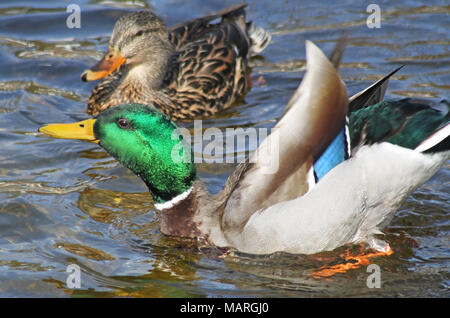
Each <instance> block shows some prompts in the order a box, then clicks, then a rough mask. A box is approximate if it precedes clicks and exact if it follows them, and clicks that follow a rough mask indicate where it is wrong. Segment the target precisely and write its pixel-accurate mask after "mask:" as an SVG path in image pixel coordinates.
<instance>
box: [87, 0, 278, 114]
mask: <svg viewBox="0 0 450 318" xmlns="http://www.w3.org/2000/svg"><path fill="white" fill-rule="evenodd" d="M245 7H246V4H241V5H235V6H233V7H230V8H227V9H224V10H222V11H220V12H218V13H216V14H212V15H209V16H206V17H202V18H198V19H194V20H190V21H187V22H185V23H182V24H180V25H177V26H175V27H173V28H171V29H170V30H167V28H166V27H165V25H164V23H163V22H162V20H161V19H160V18H158V17H157V16H156V15H155V14H153V13H152V12H150V11H139V12H133V13H130V14H127V15H125V16H123V17H121V18H120V19H119V20H118V21H117V23H116V25H115V26H114V30H113V33H112V36H111V39H110V41H109V45H108V52H107V53H106V54H105V56H104V57H103V58H102V59H101V60H100V62H98V63H97V64H96V65H95V66H94V67H92V69H90V70H87V71H85V72H84V73H83V74H82V75H81V78H82V79H83V80H84V81H92V80H97V79H101V78H103V77H105V76H106V78H105V79H104V80H103V81H102V82H101V83H100V84H99V85H97V87H96V88H95V89H94V90H93V91H92V95H91V97H90V98H89V102H88V109H87V112H88V114H91V115H94V116H95V115H98V114H99V113H100V112H102V111H104V110H106V109H107V108H109V107H111V106H116V105H120V104H125V103H141V104H148V105H153V106H154V107H156V108H157V109H159V110H161V111H162V112H164V113H165V114H166V115H168V116H169V117H170V118H171V119H173V120H178V119H189V118H194V117H200V116H209V115H212V114H214V113H215V112H217V111H219V110H221V109H223V108H226V107H228V106H229V105H231V103H232V102H233V101H234V100H235V99H236V97H237V96H239V95H242V94H243V93H244V92H245V90H246V88H247V86H248V83H247V75H248V74H247V62H248V58H249V57H250V56H252V55H255V54H257V53H259V52H260V51H262V50H263V49H264V48H265V47H266V46H267V45H268V44H269V41H270V35H269V34H268V33H266V32H265V31H264V30H263V29H262V28H259V27H256V26H254V25H253V24H252V23H251V22H246V21H245V11H244V8H245ZM217 18H221V22H219V23H217V24H212V23H210V22H211V21H212V20H215V19H217Z"/></svg>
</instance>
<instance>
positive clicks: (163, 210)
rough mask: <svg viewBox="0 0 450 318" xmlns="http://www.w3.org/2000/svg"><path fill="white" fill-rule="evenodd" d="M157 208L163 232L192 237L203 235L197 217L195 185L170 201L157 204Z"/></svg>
mask: <svg viewBox="0 0 450 318" xmlns="http://www.w3.org/2000/svg"><path fill="white" fill-rule="evenodd" d="M155 208H156V210H157V211H156V215H157V217H158V222H159V225H160V228H161V232H162V233H164V234H166V235H173V236H180V237H191V238H195V237H196V238H199V237H201V236H202V233H201V231H200V229H199V224H198V223H197V221H196V219H195V217H196V215H197V213H198V201H197V188H196V187H195V186H192V187H191V188H190V189H188V190H187V191H185V192H184V193H182V194H180V195H178V196H177V197H175V198H173V199H172V200H170V201H166V202H165V203H157V204H155Z"/></svg>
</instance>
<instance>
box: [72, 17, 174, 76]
mask: <svg viewBox="0 0 450 318" xmlns="http://www.w3.org/2000/svg"><path fill="white" fill-rule="evenodd" d="M172 49H173V48H172V44H171V43H170V41H169V33H168V30H167V28H166V26H165V24H164V22H163V21H162V20H161V19H160V18H159V17H158V16H156V15H155V14H154V13H152V12H150V11H138V12H133V13H129V14H127V15H124V16H122V17H121V18H120V19H119V20H118V21H117V22H116V24H115V26H114V30H113V33H112V36H111V39H110V41H109V43H108V51H107V52H106V54H105V55H104V56H103V58H102V59H101V60H100V61H99V62H98V63H97V64H96V65H94V66H93V67H92V68H91V69H88V70H86V71H84V72H83V73H82V74H81V79H82V80H83V81H94V80H98V79H101V78H104V77H105V76H107V75H109V74H110V73H112V72H114V71H115V70H118V69H119V68H120V67H121V66H122V65H127V66H128V67H129V70H130V71H131V70H134V71H135V72H136V73H138V74H141V75H142V76H144V74H147V75H148V76H152V75H153V77H158V78H159V77H161V76H163V75H164V74H160V73H161V72H162V70H163V68H164V66H165V63H167V60H168V58H169V55H170V53H171V52H172ZM141 66H145V70H146V72H142V70H143V69H142V68H141ZM160 70H161V71H160ZM139 80H140V81H143V80H145V79H144V78H140V79H139Z"/></svg>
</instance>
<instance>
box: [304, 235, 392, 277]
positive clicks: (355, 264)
mask: <svg viewBox="0 0 450 318" xmlns="http://www.w3.org/2000/svg"><path fill="white" fill-rule="evenodd" d="M361 249H362V250H361V251H360V254H357V255H351V254H350V252H349V250H347V251H346V252H345V254H342V255H341V256H342V257H343V258H344V259H345V263H342V264H336V265H333V266H322V267H321V268H320V269H319V270H318V271H315V272H314V273H313V277H314V278H316V279H320V278H327V277H331V276H333V275H335V274H337V273H345V272H346V271H348V270H350V269H355V268H359V267H360V266H363V265H364V266H367V265H369V264H370V259H371V258H374V257H380V256H389V255H392V254H393V253H394V251H393V250H392V248H391V247H390V246H389V244H386V245H385V246H384V248H383V249H382V250H380V251H376V252H373V253H368V254H364V245H363V244H361Z"/></svg>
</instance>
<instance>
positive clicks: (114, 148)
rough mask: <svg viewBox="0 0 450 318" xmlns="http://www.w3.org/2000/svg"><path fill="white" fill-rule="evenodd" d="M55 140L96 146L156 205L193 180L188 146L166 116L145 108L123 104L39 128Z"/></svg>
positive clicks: (185, 187)
mask: <svg viewBox="0 0 450 318" xmlns="http://www.w3.org/2000/svg"><path fill="white" fill-rule="evenodd" d="M39 131H40V132H43V133H45V134H47V135H50V136H52V137H56V138H66V139H80V140H88V141H91V142H96V143H98V144H99V145H100V146H101V147H103V148H104V149H105V150H106V151H107V152H108V153H109V154H110V155H111V156H113V157H114V158H116V159H117V160H118V161H119V162H120V163H122V164H123V165H124V166H125V167H127V168H129V169H130V170H132V171H133V172H134V173H135V174H137V175H138V176H139V177H141V179H142V180H143V181H144V182H145V183H146V184H147V186H148V188H149V190H150V192H151V193H152V195H153V199H154V200H155V202H156V203H163V202H166V201H169V200H171V199H173V198H174V197H176V196H178V195H180V194H182V193H184V192H186V191H188V190H189V189H190V188H191V187H192V186H193V183H194V181H195V178H196V170H195V164H194V163H193V155H192V153H191V151H190V145H188V144H186V143H185V142H184V141H183V137H182V135H181V134H179V133H178V130H177V126H176V125H175V123H173V122H172V121H171V120H170V119H169V118H168V117H167V116H166V115H164V114H163V113H161V112H159V111H158V110H156V109H155V108H153V107H151V106H148V105H140V104H127V105H121V106H117V107H114V108H111V109H108V110H107V111H105V112H103V113H101V114H100V115H99V116H98V117H97V118H95V119H87V120H84V121H81V122H78V123H73V124H50V125H48V126H45V127H41V128H40V129H39Z"/></svg>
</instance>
